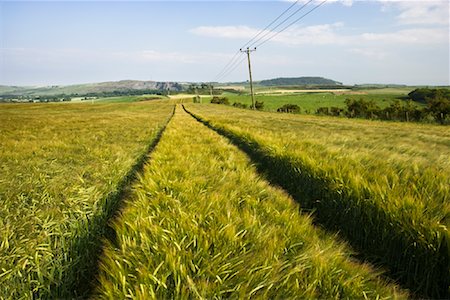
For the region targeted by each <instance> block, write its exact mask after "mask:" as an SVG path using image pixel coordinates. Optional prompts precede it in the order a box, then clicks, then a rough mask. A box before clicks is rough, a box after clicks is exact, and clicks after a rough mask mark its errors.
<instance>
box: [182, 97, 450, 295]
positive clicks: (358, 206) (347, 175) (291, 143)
mask: <svg viewBox="0 0 450 300" xmlns="http://www.w3.org/2000/svg"><path fill="white" fill-rule="evenodd" d="M187 108H188V110H191V111H192V112H193V113H194V114H195V115H197V116H198V117H199V118H201V119H202V120H203V121H204V122H207V123H208V124H210V126H212V127H213V128H215V129H216V130H218V131H219V132H221V133H222V134H225V135H227V136H229V137H230V138H231V139H232V140H234V141H235V142H236V143H237V144H239V145H240V146H241V148H242V149H244V150H246V151H247V153H249V155H251V156H252V157H253V158H254V161H255V162H256V163H258V165H259V166H260V168H261V171H263V172H266V173H267V174H268V176H269V177H270V178H271V181H272V182H274V183H277V184H279V185H281V186H283V187H284V188H285V189H286V190H288V191H289V192H290V193H291V195H293V196H294V197H295V198H296V199H297V200H298V201H299V203H300V205H301V206H302V208H303V209H306V210H313V211H314V212H315V216H316V219H317V221H318V222H320V223H321V224H324V225H325V226H326V227H327V228H329V229H332V230H338V231H339V232H341V235H342V236H344V237H345V238H346V239H347V240H349V241H350V242H351V244H353V245H354V246H355V248H356V249H359V250H360V251H361V253H362V254H363V256H364V255H365V257H366V258H369V259H371V260H372V261H374V262H376V263H379V264H382V265H385V266H387V267H389V268H390V271H391V274H392V276H393V277H394V278H401V280H402V281H403V282H404V283H405V284H406V285H407V286H408V287H410V288H411V289H412V290H415V291H417V292H419V293H422V294H423V295H432V296H433V297H445V296H446V295H447V294H448V286H449V282H448V278H449V274H448V272H449V270H450V267H449V266H450V265H449V250H448V249H449V242H450V240H449V233H448V230H447V228H448V226H449V222H450V205H449V199H450V191H449V189H450V171H449V170H450V160H449V157H450V130H449V129H448V128H447V127H441V126H433V125H420V124H401V123H397V124H391V123H389V124H386V123H383V122H366V121H363V120H344V119H333V118H320V117H315V116H296V115H279V114H273V113H261V112H260V113H254V112H251V111H249V110H240V109H235V108H231V107H226V106H223V105H192V104H191V105H188V106H187Z"/></svg>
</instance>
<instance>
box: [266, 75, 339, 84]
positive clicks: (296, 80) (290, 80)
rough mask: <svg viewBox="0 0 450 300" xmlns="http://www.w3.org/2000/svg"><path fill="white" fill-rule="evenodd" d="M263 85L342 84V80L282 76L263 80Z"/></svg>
mask: <svg viewBox="0 0 450 300" xmlns="http://www.w3.org/2000/svg"><path fill="white" fill-rule="evenodd" d="M259 85H262V86H286V85H327V86H330V85H342V82H339V81H334V80H331V79H327V78H323V77H280V78H275V79H268V80H261V81H260V82H259Z"/></svg>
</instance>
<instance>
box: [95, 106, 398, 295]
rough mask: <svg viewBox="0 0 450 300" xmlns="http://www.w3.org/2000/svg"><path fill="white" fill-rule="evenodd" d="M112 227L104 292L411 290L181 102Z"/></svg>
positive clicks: (367, 292)
mask: <svg viewBox="0 0 450 300" xmlns="http://www.w3.org/2000/svg"><path fill="white" fill-rule="evenodd" d="M113 227H114V229H115V231H116V232H117V235H116V239H115V240H114V241H111V242H110V243H109V246H108V247H107V248H106V249H105V252H104V255H103V259H102V263H101V274H100V275H101V276H100V278H99V286H98V288H97V295H96V297H99V298H110V299H123V298H141V299H147V298H156V299H173V298H182V299H184V298H206V299H213V298H222V297H223V298H250V297H262V298H269V299H270V298H327V299H330V298H347V297H348V298H374V299H375V298H403V297H406V294H405V293H404V292H402V291H400V290H398V289H397V288H396V287H395V286H393V285H387V284H386V283H383V282H382V281H381V280H380V279H379V278H378V277H377V272H375V271H374V270H372V269H371V268H369V267H368V266H366V265H361V264H358V263H356V262H354V261H352V260H351V259H350V258H349V257H350V252H349V249H348V248H347V247H346V246H345V245H344V244H342V243H340V242H338V241H337V240H336V239H335V237H334V236H330V235H327V234H325V233H323V232H321V231H320V230H317V229H316V228H315V227H314V226H313V225H312V224H311V221H310V218H309V217H307V216H302V215H300V214H299V208H298V205H297V204H295V203H294V202H293V201H292V199H290V198H289V197H288V196H286V195H285V194H284V193H283V192H281V191H280V190H277V189H275V188H273V187H271V186H270V185H269V184H268V183H267V182H266V181H264V180H263V179H261V178H260V177H259V176H258V175H257V174H256V172H255V169H254V167H253V166H252V165H251V162H250V161H249V159H248V158H247V157H246V156H245V154H243V153H242V152H241V151H239V150H238V149H237V148H236V147H234V146H232V145H230V144H229V143H228V142H227V141H226V139H224V138H222V137H220V136H219V135H217V134H216V133H215V132H213V131H212V130H209V129H207V128H206V127H205V126H203V125H201V124H199V123H198V122H196V121H195V120H194V119H193V118H191V117H190V116H188V115H187V114H186V113H185V112H183V111H182V110H181V109H178V110H177V112H176V114H175V117H174V118H173V120H172V121H171V123H170V124H169V125H168V127H167V130H166V131H165V132H164V135H163V137H162V139H161V141H160V143H159V144H158V146H157V147H156V149H155V151H154V152H153V153H152V155H151V160H150V163H149V164H148V165H147V166H146V167H145V169H144V172H143V173H142V174H141V176H140V177H139V180H138V182H137V183H136V184H135V186H134V189H133V193H132V195H130V197H129V199H128V200H127V201H126V204H125V206H124V209H123V211H122V212H121V214H120V216H119V217H118V218H117V219H116V220H115V222H114V224H113Z"/></svg>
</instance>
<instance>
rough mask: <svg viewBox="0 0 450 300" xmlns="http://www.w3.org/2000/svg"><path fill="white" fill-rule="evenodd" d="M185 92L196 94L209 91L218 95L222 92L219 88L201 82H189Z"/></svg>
mask: <svg viewBox="0 0 450 300" xmlns="http://www.w3.org/2000/svg"><path fill="white" fill-rule="evenodd" d="M186 92H187V93H189V94H197V95H210V94H211V92H212V94H213V95H220V94H222V90H221V89H214V87H213V86H212V85H210V84H206V83H201V84H196V83H191V84H190V85H189V86H188V87H187V89H186Z"/></svg>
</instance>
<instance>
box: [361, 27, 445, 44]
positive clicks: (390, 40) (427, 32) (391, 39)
mask: <svg viewBox="0 0 450 300" xmlns="http://www.w3.org/2000/svg"><path fill="white" fill-rule="evenodd" d="M361 38H362V39H363V40H364V41H369V42H378V43H387V44H439V43H445V42H446V41H447V42H448V31H446V30H445V29H442V28H416V29H405V30H399V31H396V32H388V33H363V34H362V35H361Z"/></svg>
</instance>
